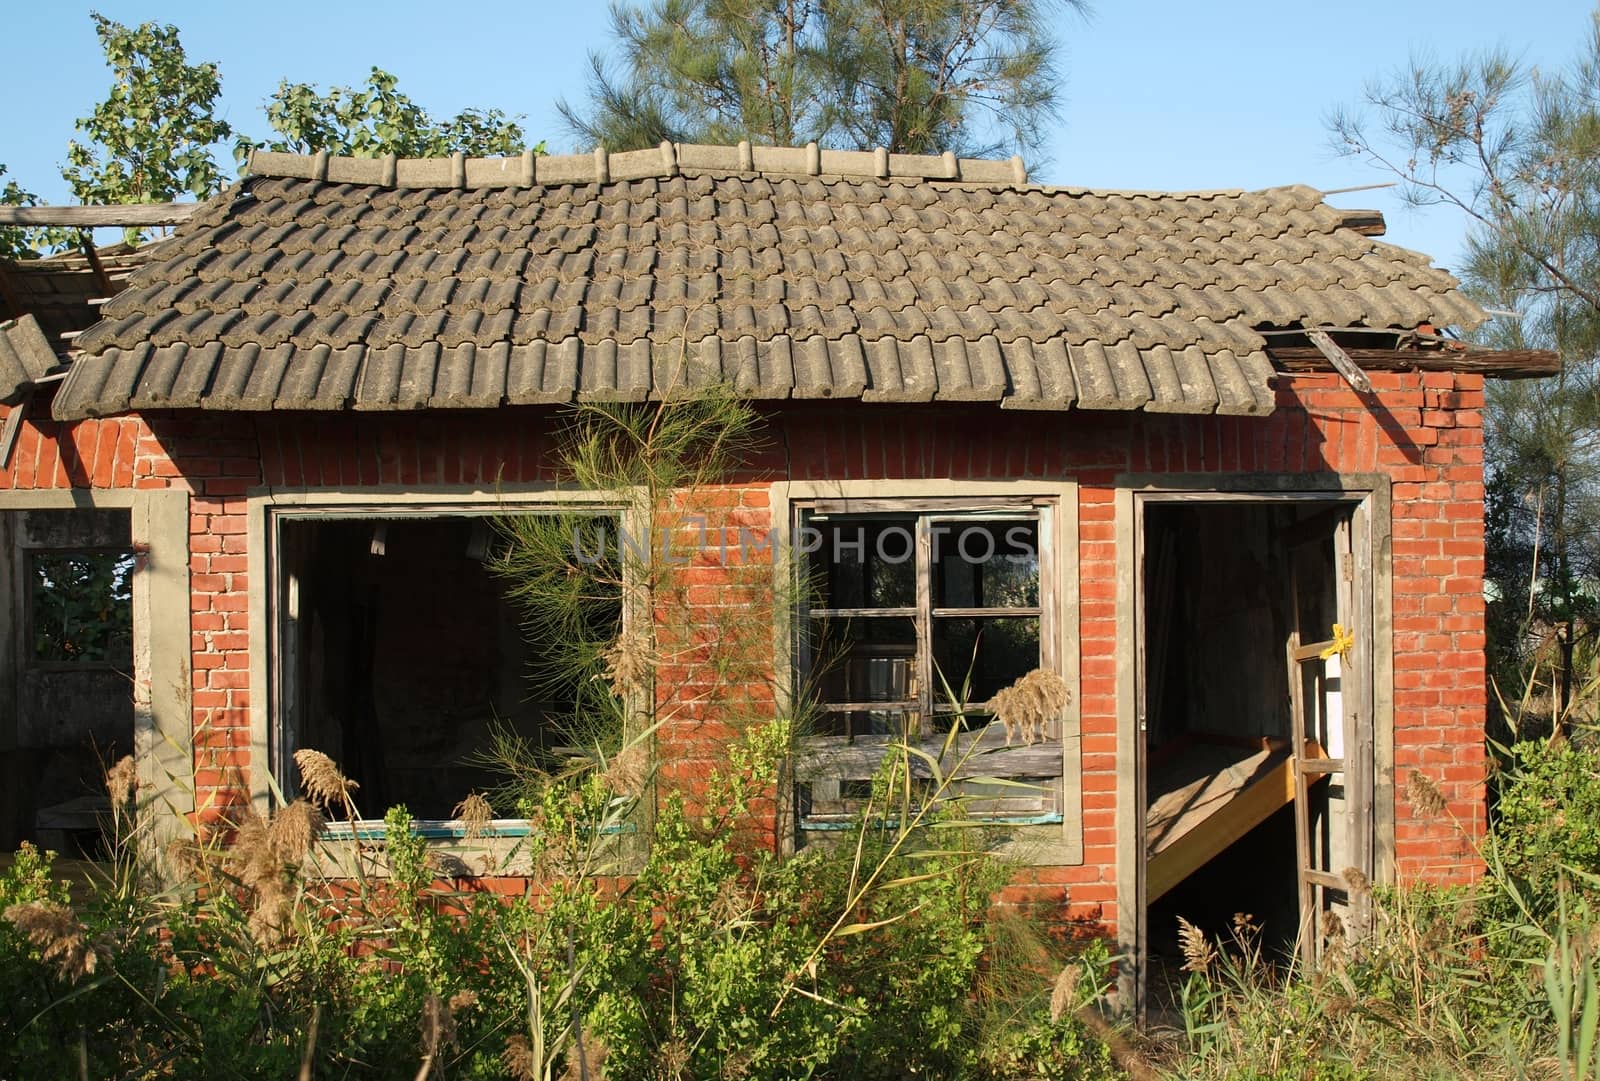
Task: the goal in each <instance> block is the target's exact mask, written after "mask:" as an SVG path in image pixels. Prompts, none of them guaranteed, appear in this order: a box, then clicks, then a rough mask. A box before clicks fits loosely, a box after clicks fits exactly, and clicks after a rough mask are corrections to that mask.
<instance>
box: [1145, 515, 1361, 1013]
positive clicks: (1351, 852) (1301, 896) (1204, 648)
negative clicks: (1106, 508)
mask: <svg viewBox="0 0 1600 1081" xmlns="http://www.w3.org/2000/svg"><path fill="white" fill-rule="evenodd" d="M1137 505H1138V507H1139V514H1138V523H1139V524H1138V530H1139V533H1138V537H1139V545H1140V560H1139V571H1138V574H1137V578H1136V588H1137V591H1138V601H1137V606H1136V607H1137V612H1138V620H1139V639H1138V647H1139V666H1138V691H1137V693H1138V711H1139V712H1138V716H1139V720H1140V747H1139V755H1138V761H1139V771H1138V784H1139V794H1138V797H1137V806H1138V809H1139V814H1140V827H1139V836H1140V838H1141V840H1142V846H1143V847H1142V852H1141V866H1140V872H1141V875H1140V899H1139V902H1138V904H1139V913H1138V914H1139V921H1140V927H1139V937H1140V941H1141V943H1142V946H1143V949H1142V951H1141V956H1143V957H1144V958H1145V959H1146V962H1147V963H1146V965H1145V966H1143V968H1144V972H1143V973H1142V976H1143V977H1144V981H1145V987H1144V991H1145V993H1146V995H1147V996H1148V998H1149V1002H1150V1004H1151V1005H1152V1006H1154V1007H1156V1008H1161V1006H1162V1005H1163V1003H1164V1001H1165V1000H1167V999H1168V998H1169V997H1170V994H1171V992H1172V990H1173V989H1174V988H1175V986H1176V981H1177V979H1178V978H1179V975H1178V970H1179V968H1180V967H1181V965H1182V962H1183V959H1182V955H1181V952H1180V950H1179V942H1178V931H1179V928H1180V926H1181V925H1180V922H1179V921H1180V918H1181V919H1182V920H1184V921H1187V922H1188V923H1191V924H1193V925H1194V926H1196V927H1199V928H1200V929H1201V930H1202V931H1203V932H1205V933H1206V934H1207V935H1208V936H1210V937H1213V938H1217V937H1221V938H1224V939H1226V938H1227V937H1228V936H1229V935H1231V934H1233V933H1235V931H1236V929H1237V926H1238V925H1237V923H1236V921H1237V920H1238V919H1239V918H1240V917H1241V916H1248V917H1250V926H1252V927H1253V928H1254V930H1251V931H1248V932H1247V933H1248V934H1250V935H1253V936H1258V939H1259V942H1260V944H1261V946H1262V947H1263V949H1264V951H1265V952H1266V953H1267V954H1268V955H1269V956H1277V957H1280V958H1285V959H1287V958H1289V957H1293V956H1298V957H1300V958H1301V959H1303V960H1309V959H1311V958H1313V957H1315V956H1316V953H1317V951H1318V950H1319V949H1320V947H1321V944H1322V942H1323V941H1324V940H1325V938H1326V936H1327V935H1328V934H1330V933H1337V932H1336V931H1334V928H1336V927H1338V926H1340V925H1343V926H1345V927H1347V928H1348V927H1351V926H1353V925H1354V923H1355V922H1357V921H1358V920H1359V919H1360V918H1361V913H1359V912H1356V911H1354V910H1353V909H1352V905H1353V904H1357V905H1359V903H1360V900H1361V899H1359V898H1353V897H1352V894H1353V893H1358V892H1359V891H1358V890H1352V889H1351V884H1352V883H1357V884H1359V883H1360V882H1361V881H1370V878H1371V875H1372V860H1373V801H1372V778H1373V762H1374V759H1373V745H1374V743H1373V721H1372V709H1371V697H1370V688H1371V679H1370V666H1371V659H1370V658H1371V655H1372V653H1371V628H1372V619H1371V612H1372V598H1371V573H1370V566H1371V563H1370V559H1369V558H1367V557H1366V554H1365V551H1364V549H1365V546H1366V545H1367V544H1368V543H1369V540H1368V538H1369V536H1370V530H1369V528H1368V522H1367V518H1368V515H1369V510H1368V507H1367V504H1366V501H1364V500H1363V499H1361V498H1357V497H1334V496H1330V495H1327V494H1297V493H1290V494H1276V493H1275V494H1272V495H1265V494H1264V495H1260V496H1213V495H1210V494H1206V495H1201V494H1197V493H1182V494H1179V493H1171V494H1159V495H1157V494H1152V495H1148V496H1144V497H1141V498H1140V499H1139V500H1138V503H1137ZM1358 875H1359V878H1358ZM1326 913H1332V914H1333V915H1335V916H1338V917H1339V919H1337V920H1333V919H1328V918H1325V916H1324V914H1326Z"/></svg>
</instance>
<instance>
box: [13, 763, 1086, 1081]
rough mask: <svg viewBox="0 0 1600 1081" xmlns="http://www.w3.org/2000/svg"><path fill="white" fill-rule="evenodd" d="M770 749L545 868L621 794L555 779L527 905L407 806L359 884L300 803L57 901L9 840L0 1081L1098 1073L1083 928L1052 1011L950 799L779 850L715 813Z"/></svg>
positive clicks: (543, 810) (990, 873)
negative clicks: (605, 864) (633, 835)
mask: <svg viewBox="0 0 1600 1081" xmlns="http://www.w3.org/2000/svg"><path fill="white" fill-rule="evenodd" d="M780 742H781V740H778V739H775V738H774V737H772V736H771V735H770V734H769V735H757V736H756V737H755V738H754V739H753V740H752V741H751V742H750V743H749V744H747V745H745V746H744V747H743V748H740V749H736V753H734V754H733V755H732V756H731V760H732V762H733V765H732V766H731V767H730V769H729V770H727V771H726V773H725V775H724V776H720V777H717V778H715V779H714V780H713V783H712V786H711V788H712V791H711V793H710V796H709V799H708V803H707V806H706V807H705V808H703V809H700V810H696V811H695V812H693V813H691V812H689V811H687V810H686V809H685V807H684V805H683V804H682V803H681V802H680V801H679V800H677V799H669V800H668V801H667V803H666V805H665V807H664V808H663V810H662V812H661V813H660V814H659V815H658V817H657V820H656V822H655V823H654V825H653V827H652V843H651V845H650V849H649V854H648V857H647V859H646V861H645V863H644V864H643V866H642V867H641V868H639V871H638V874H637V875H636V876H635V877H633V878H631V879H628V880H619V879H617V878H615V877H613V876H610V875H605V874H576V875H575V874H571V873H569V872H570V868H571V867H572V866H574V865H575V863H577V864H584V865H589V864H592V863H593V860H594V850H595V849H596V848H597V847H599V846H602V845H603V844H605V843H606V842H605V841H604V838H605V837H606V836H608V833H607V831H606V830H605V829H603V828H602V826H603V825H604V824H605V823H606V822H608V821H612V820H613V819H614V818H615V817H616V815H617V813H618V811H619V808H622V809H625V808H626V807H627V806H629V805H630V802H631V797H627V796H622V795H619V794H618V793H617V792H615V791H614V790H612V789H611V788H610V787H609V786H608V784H607V782H606V780H605V777H604V776H603V774H602V773H600V772H588V773H583V774H580V775H576V776H571V777H565V778H558V779H552V780H551V781H550V782H549V784H548V785H547V786H546V788H545V789H544V791H543V792H542V793H540V794H539V796H538V797H537V801H536V804H535V805H531V806H530V808H529V809H530V810H531V811H533V812H534V813H535V815H536V816H537V818H538V820H539V821H540V824H541V826H542V829H541V831H540V834H539V836H538V837H536V838H534V839H533V840H532V841H531V842H530V849H529V851H528V852H527V853H525V855H526V856H527V857H528V858H529V859H531V860H532V862H533V865H534V867H535V868H536V869H538V871H537V873H538V875H539V877H538V880H537V882H536V885H535V892H536V896H534V895H527V896H517V897H511V898H504V897H501V896H499V895H496V894H493V893H490V892H478V891H473V890H466V889H457V888H453V887H452V886H450V885H449V884H448V883H447V882H446V881H442V880H441V879H440V878H439V873H440V872H439V869H438V867H437V866H436V864H435V861H434V860H433V859H432V858H431V857H430V853H429V850H428V847H427V844H426V842H424V841H423V840H421V839H420V838H418V837H417V836H415V835H414V833H413V831H412V829H411V819H410V816H409V815H408V814H407V813H406V812H405V810H404V808H396V809H393V810H391V811H390V813H389V815H388V816H387V818H386V819H385V827H386V831H385V838H384V841H383V843H382V845H381V852H372V851H369V852H368V854H367V860H368V864H369V866H367V869H366V871H365V872H364V873H363V874H359V875H356V876H354V877H346V878H343V879H334V878H332V877H329V876H327V875H325V874H323V873H322V872H321V871H319V870H318V863H317V860H318V856H317V855H316V853H315V851H314V850H309V851H308V849H307V847H306V846H307V845H308V844H309V843H310V837H312V836H314V835H315V834H314V831H313V832H312V833H310V834H308V833H306V831H305V827H306V826H308V825H320V821H319V817H320V816H318V815H316V814H314V813H313V810H312V809H311V808H309V805H307V804H302V803H296V804H291V805H290V806H289V807H287V808H282V809H280V810H279V811H278V812H277V813H276V814H275V815H273V816H272V817H271V818H270V819H268V820H265V821H263V820H259V819H254V818H245V819H243V820H241V821H240V822H239V823H238V824H237V829H236V831H235V836H233V837H231V838H229V844H228V845H227V846H223V845H222V844H220V843H217V844H214V845H211V846H207V847H205V848H196V847H195V846H188V847H187V848H186V850H185V851H186V853H187V855H186V858H187V860H188V862H189V865H190V867H191V873H190V874H189V876H188V877H187V878H186V879H185V880H184V881H183V882H181V883H179V884H178V885H177V886H176V887H173V888H171V889H168V890H165V891H162V892H159V893H157V892H145V893H142V894H140V893H137V892H130V891H128V890H127V889H126V888H125V886H126V883H125V882H124V883H122V884H120V885H119V884H118V883H117V882H116V881H113V880H108V881H107V883H106V884H105V885H104V887H103V888H102V889H101V890H99V891H98V893H97V894H96V896H95V897H94V898H92V899H91V900H90V901H89V902H88V903H86V904H83V905H80V906H78V907H77V908H74V907H72V906H71V905H69V904H68V900H67V895H66V892H65V889H64V887H62V886H61V885H59V884H57V883H53V882H52V881H51V878H50V870H49V857H48V856H47V855H40V854H38V853H36V852H34V851H33V850H31V849H24V850H23V852H22V853H20V854H19V856H18V858H17V859H16V861H15V863H14V864H13V866H12V867H11V868H10V870H9V871H8V872H7V873H6V875H5V876H4V877H3V878H0V911H3V912H4V915H5V919H3V920H0V994H3V995H4V996H5V1002H6V1005H5V1007H4V1008H0V1077H6V1078H14V1079H18V1081H25V1079H30V1078H60V1077H70V1076H79V1075H80V1074H81V1073H82V1071H83V1069H84V1068H86V1069H87V1072H88V1076H95V1077H117V1076H143V1075H145V1074H147V1073H148V1074H149V1075H152V1076H170V1077H178V1078H190V1077H193V1078H214V1077H233V1076H247V1077H255V1076H274V1077H287V1076H295V1075H296V1074H298V1073H299V1072H300V1070H301V1067H302V1064H303V1063H310V1064H311V1069H312V1071H313V1074H314V1075H315V1076H339V1077H383V1078H389V1077H397V1076H440V1077H452V1078H502V1077H506V1076H511V1077H515V1078H546V1077H550V1078H554V1077H558V1076H563V1069H564V1068H567V1067H569V1066H572V1065H575V1064H576V1062H577V1061H578V1059H579V1058H580V1057H581V1058H582V1059H583V1060H584V1062H585V1063H586V1064H587V1065H588V1066H589V1067H590V1070H589V1076H590V1077H592V1078H596V1079H598V1078H600V1077H608V1078H612V1079H617V1078H677V1077H683V1078H690V1077H742V1078H751V1079H762V1078H772V1079H778V1078H789V1077H799V1076H807V1077H817V1078H830V1077H835V1078H866V1079H871V1078H901V1077H906V1076H910V1075H919V1076H936V1077H949V1078H960V1077H972V1078H995V1079H999V1078H1008V1077H1049V1078H1090V1079H1098V1078H1104V1077H1109V1076H1113V1073H1112V1072H1111V1070H1110V1067H1109V1056H1108V1054H1107V1053H1106V1051H1105V1049H1104V1048H1103V1047H1101V1046H1100V1045H1099V1044H1098V1043H1096V1042H1095V1041H1094V1040H1093V1039H1092V1038H1091V1037H1090V1035H1089V1034H1088V1032H1087V1030H1086V1029H1085V1028H1084V1027H1083V1025H1082V1023H1081V1021H1080V1020H1079V1019H1078V1017H1077V1015H1076V1014H1075V1013H1074V1011H1075V1010H1076V1009H1078V1008H1080V1007H1083V1006H1085V1005H1087V1004H1088V1003H1090V1002H1092V1000H1093V999H1094V998H1095V997H1096V996H1097V995H1098V994H1099V992H1100V991H1101V990H1103V988H1104V986H1105V973H1106V971H1107V969H1108V967H1109V957H1108V956H1107V954H1106V952H1105V950H1104V948H1103V947H1096V948H1094V949H1092V950H1090V951H1089V952H1088V953H1087V954H1086V955H1085V956H1084V957H1083V958H1082V959H1080V961H1079V962H1077V964H1076V966H1075V967H1074V969H1073V971H1077V972H1079V975H1080V976H1081V978H1074V981H1073V993H1072V994H1070V995H1068V996H1066V997H1065V998H1062V997H1061V996H1060V994H1059V993H1058V995H1057V998H1058V999H1059V1001H1057V1002H1055V1003H1054V1007H1053V1008H1051V1006H1050V1005H1048V1000H1049V998H1050V985H1051V981H1052V980H1053V979H1054V978H1055V976H1056V973H1057V971H1060V970H1061V962H1060V960H1059V957H1058V955H1057V954H1055V953H1053V952H1051V951H1049V950H1045V949H1043V948H1039V949H1035V950H1033V951H1032V952H1031V953H1028V954H1027V955H1026V956H1025V957H1024V958H1022V959H1021V961H1022V963H1020V964H1019V963H1016V962H1012V961H1005V960H1004V959H1002V958H1001V957H1000V956H999V955H998V954H997V952H996V950H995V949H994V939H993V928H992V925H991V923H990V922H989V920H988V919H987V917H988V914H989V900H990V897H991V896H992V894H993V893H994V891H995V890H996V889H998V888H999V886H1000V885H1001V884H1002V883H1003V882H1004V881H1005V879H1006V877H1007V875H1008V874H1009V870H1008V869H1007V868H1006V867H1004V866H1003V865H1001V864H999V863H997V862H996V861H994V860H993V859H991V858H989V857H987V856H985V855H983V853H982V851H981V848H980V847H979V845H978V844H977V842H978V841H979V840H981V838H980V837H979V836H978V835H977V833H976V831H974V830H972V829H969V828H966V827H964V826H963V824H962V823H961V822H960V821H959V819H957V818H955V817H953V813H949V814H942V815H941V818H940V821H939V827H940V828H939V829H938V830H928V831H926V832H925V833H924V834H922V835H920V836H918V837H915V838H913V839H910V841H909V843H908V839H907V838H906V837H905V836H904V835H903V834H902V833H900V832H899V831H898V830H897V829H891V828H889V827H886V826H884V825H883V824H882V823H881V822H873V821H870V820H867V819H865V818H864V819H863V820H862V821H860V822H858V823H857V825H856V827H855V830H854V832H851V833H848V834H845V835H844V836H843V838H842V840H841V843H840V844H838V845H837V846H834V847H830V848H826V849H824V848H813V849H808V850H806V851H805V852H802V853H801V854H800V855H798V856H796V857H792V858H789V859H780V858H778V857H776V856H775V855H773V854H772V853H771V852H770V851H765V850H762V849H760V848H758V847H753V846H749V845H747V844H745V843H743V842H742V841H741V835H740V834H739V832H738V831H736V830H732V829H729V828H727V827H728V825H729V823H731V822H734V821H737V820H738V819H739V817H740V816H741V815H743V814H744V813H746V812H747V811H748V806H749V802H750V800H751V798H752V793H761V792H764V791H766V790H768V787H769V786H770V784H771V782H772V780H773V778H774V776H775V772H774V771H775V769H776V750H777V747H778V745H779V743H780ZM332 791H333V792H334V793H335V794H337V793H338V792H340V791H341V790H340V789H339V788H338V787H337V785H335V787H334V788H333V789H332ZM296 838H298V840H297V839H296ZM935 838H936V839H937V841H938V848H933V847H931V845H930V842H931V841H932V840H933V839H935ZM372 847H373V846H371V845H368V848H369V849H370V848H372ZM379 856H381V861H382V864H383V865H384V866H385V868H386V872H387V876H386V877H382V878H378V877H373V875H372V874H371V869H372V865H374V864H373V861H375V860H376V858H377V857H379ZM1036 937H1040V936H1036ZM1013 952H1014V951H1013ZM997 1014H1004V1015H1006V1016H1007V1017H1008V1018H1009V1021H1008V1023H1007V1024H1005V1025H1001V1026H995V1025H993V1024H992V1023H991V1019H992V1017H993V1016H995V1015H997ZM580 1044H581V1047H582V1051H581V1052H580V1051H579V1047H580ZM568 1072H569V1075H570V1076H574V1077H575V1076H577V1072H576V1070H569V1071H568Z"/></svg>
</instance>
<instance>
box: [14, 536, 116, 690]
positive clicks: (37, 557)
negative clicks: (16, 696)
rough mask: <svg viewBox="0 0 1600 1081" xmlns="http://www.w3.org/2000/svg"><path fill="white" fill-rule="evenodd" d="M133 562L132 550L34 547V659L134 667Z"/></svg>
mask: <svg viewBox="0 0 1600 1081" xmlns="http://www.w3.org/2000/svg"><path fill="white" fill-rule="evenodd" d="M133 566H134V558H133V554H132V553H131V552H126V551H116V552H33V553H31V555H30V557H29V575H28V577H29V585H30V597H29V599H30V606H29V608H30V617H31V629H32V633H33V659H34V660H35V661H36V662H39V663H43V664H94V665H104V666H109V667H113V668H123V669H127V668H131V667H132V665H133Z"/></svg>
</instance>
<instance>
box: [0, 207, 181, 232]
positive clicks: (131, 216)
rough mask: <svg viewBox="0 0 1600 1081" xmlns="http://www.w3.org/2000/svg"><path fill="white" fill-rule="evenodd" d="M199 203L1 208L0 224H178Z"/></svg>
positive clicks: (84, 226)
mask: <svg viewBox="0 0 1600 1081" xmlns="http://www.w3.org/2000/svg"><path fill="white" fill-rule="evenodd" d="M199 205H200V204H199V203H123V204H118V205H116V206H0V225H58V226H65V227H67V228H76V229H103V228H124V229H127V228H137V227H144V226H155V225H177V224H179V223H180V222H183V221H186V220H187V219H188V217H189V215H191V214H193V213H194V212H195V208H196V207H198V206H199Z"/></svg>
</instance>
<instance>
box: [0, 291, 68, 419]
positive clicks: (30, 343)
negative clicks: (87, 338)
mask: <svg viewBox="0 0 1600 1081" xmlns="http://www.w3.org/2000/svg"><path fill="white" fill-rule="evenodd" d="M61 363H62V362H61V359H60V358H59V357H57V356H56V353H55V350H54V349H52V348H50V340H49V339H48V338H46V337H45V333H44V330H43V329H42V328H41V327H40V326H39V321H38V320H37V319H35V318H34V317H33V315H32V314H28V315H24V316H22V318H20V319H11V320H6V321H3V322H0V405H11V404H14V403H16V402H17V401H19V400H21V398H22V397H23V395H24V394H25V393H26V392H27V391H29V390H31V389H32V388H33V387H34V386H35V385H37V384H38V383H39V382H40V381H41V380H42V379H44V378H45V376H47V375H50V374H51V373H52V372H54V371H55V370H56V369H57V368H58V367H59V366H60V365H61Z"/></svg>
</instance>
